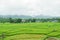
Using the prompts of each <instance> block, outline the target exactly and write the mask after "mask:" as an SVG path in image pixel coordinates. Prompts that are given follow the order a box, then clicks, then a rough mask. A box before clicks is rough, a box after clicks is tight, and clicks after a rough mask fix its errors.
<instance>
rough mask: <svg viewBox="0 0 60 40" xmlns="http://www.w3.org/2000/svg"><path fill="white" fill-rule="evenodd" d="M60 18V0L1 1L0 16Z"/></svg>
mask: <svg viewBox="0 0 60 40" xmlns="http://www.w3.org/2000/svg"><path fill="white" fill-rule="evenodd" d="M9 14H10V15H31V16H34V15H42V14H43V15H53V16H60V0H0V15H9Z"/></svg>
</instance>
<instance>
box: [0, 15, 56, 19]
mask: <svg viewBox="0 0 60 40" xmlns="http://www.w3.org/2000/svg"><path fill="white" fill-rule="evenodd" d="M1 17H3V18H23V19H28V18H56V17H55V16H48V15H37V16H34V17H32V16H27V15H0V18H1Z"/></svg>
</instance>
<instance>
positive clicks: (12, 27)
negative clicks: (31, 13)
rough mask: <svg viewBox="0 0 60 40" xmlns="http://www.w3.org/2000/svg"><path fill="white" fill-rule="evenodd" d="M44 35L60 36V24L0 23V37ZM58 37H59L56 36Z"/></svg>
mask: <svg viewBox="0 0 60 40" xmlns="http://www.w3.org/2000/svg"><path fill="white" fill-rule="evenodd" d="M3 32H4V33H5V35H7V36H14V35H19V34H44V35H48V36H55V37H59V36H60V23H4V24H3V23H0V35H1V34H2V33H3ZM58 35H59V36H58Z"/></svg>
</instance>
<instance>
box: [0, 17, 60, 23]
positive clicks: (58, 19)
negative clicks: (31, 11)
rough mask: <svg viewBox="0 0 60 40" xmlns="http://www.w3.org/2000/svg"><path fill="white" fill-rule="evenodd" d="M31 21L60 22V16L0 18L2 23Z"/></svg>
mask: <svg viewBox="0 0 60 40" xmlns="http://www.w3.org/2000/svg"><path fill="white" fill-rule="evenodd" d="M6 22H9V23H29V22H60V18H40V19H39V18H30V19H21V18H0V23H6Z"/></svg>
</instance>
